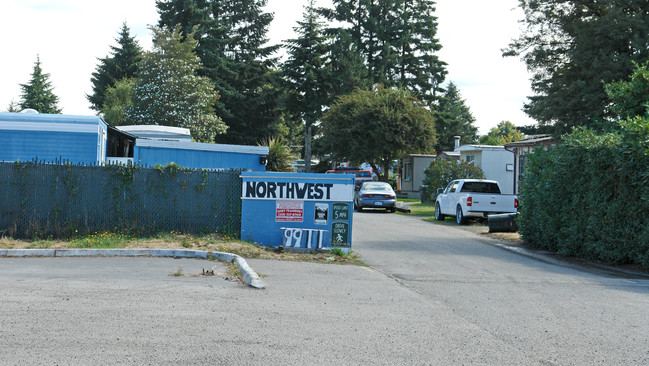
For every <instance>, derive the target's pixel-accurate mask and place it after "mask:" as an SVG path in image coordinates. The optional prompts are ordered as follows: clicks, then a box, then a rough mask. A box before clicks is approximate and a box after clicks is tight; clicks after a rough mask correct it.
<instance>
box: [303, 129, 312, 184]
mask: <svg viewBox="0 0 649 366" xmlns="http://www.w3.org/2000/svg"><path fill="white" fill-rule="evenodd" d="M304 172H305V173H311V126H308V127H307V128H306V134H305V136H304Z"/></svg>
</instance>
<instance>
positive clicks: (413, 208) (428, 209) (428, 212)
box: [406, 201, 435, 216]
mask: <svg viewBox="0 0 649 366" xmlns="http://www.w3.org/2000/svg"><path fill="white" fill-rule="evenodd" d="M408 208H409V209H410V213H409V214H407V213H406V215H413V216H433V215H435V202H426V203H421V202H419V201H417V203H411V204H410V205H408Z"/></svg>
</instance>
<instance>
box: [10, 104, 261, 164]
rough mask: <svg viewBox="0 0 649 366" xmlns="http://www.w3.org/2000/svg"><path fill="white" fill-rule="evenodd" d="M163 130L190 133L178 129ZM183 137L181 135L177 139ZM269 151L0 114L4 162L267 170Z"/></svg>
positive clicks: (94, 120) (57, 117)
mask: <svg viewBox="0 0 649 366" xmlns="http://www.w3.org/2000/svg"><path fill="white" fill-rule="evenodd" d="M157 127H159V128H158V129H163V130H173V131H175V130H185V129H179V128H175V130H174V128H173V127H160V126H157ZM178 134H179V133H178V132H177V131H176V135H178ZM267 156H268V147H265V146H241V145H223V144H205V143H198V142H191V141H188V140H187V139H186V138H184V136H183V138H182V139H169V140H167V139H160V138H137V137H136V136H134V135H132V134H129V133H128V132H127V131H121V130H118V129H117V128H115V127H112V126H108V125H106V122H104V120H102V119H101V118H100V117H98V116H72V115H63V114H38V113H0V161H33V160H35V159H38V161H45V162H54V161H60V160H62V161H64V162H71V163H74V164H78V163H81V164H104V163H106V162H111V163H123V164H127V163H134V164H138V165H143V166H149V167H153V166H155V165H157V164H161V165H166V164H168V163H171V162H173V163H176V164H178V165H180V166H182V167H185V168H194V169H245V170H249V171H262V172H263V171H265V170H266V159H267Z"/></svg>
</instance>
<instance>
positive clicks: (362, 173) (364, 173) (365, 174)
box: [356, 171, 370, 177]
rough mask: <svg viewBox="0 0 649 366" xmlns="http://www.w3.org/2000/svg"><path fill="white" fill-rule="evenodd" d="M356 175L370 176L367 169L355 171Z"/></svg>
mask: <svg viewBox="0 0 649 366" xmlns="http://www.w3.org/2000/svg"><path fill="white" fill-rule="evenodd" d="M356 176H357V177H369V176H370V172H368V171H365V172H356Z"/></svg>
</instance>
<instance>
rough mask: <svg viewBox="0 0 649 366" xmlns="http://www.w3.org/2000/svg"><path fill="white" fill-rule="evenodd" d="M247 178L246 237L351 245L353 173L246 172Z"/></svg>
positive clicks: (272, 242)
mask: <svg viewBox="0 0 649 366" xmlns="http://www.w3.org/2000/svg"><path fill="white" fill-rule="evenodd" d="M241 177H242V178H243V183H242V189H241V200H242V201H241V239H242V240H249V241H252V242H254V243H258V244H261V245H264V246H280V245H282V246H284V247H286V248H301V249H305V250H306V249H312V250H316V249H325V250H326V249H331V248H334V247H341V249H343V250H344V251H349V250H350V249H351V233H352V212H353V210H351V207H353V199H354V179H355V177H354V175H353V174H335V175H334V174H303V173H277V172H243V173H242V174H241ZM334 231H335V233H334Z"/></svg>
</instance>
